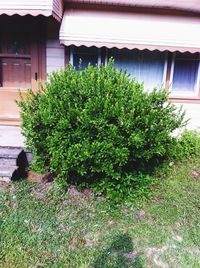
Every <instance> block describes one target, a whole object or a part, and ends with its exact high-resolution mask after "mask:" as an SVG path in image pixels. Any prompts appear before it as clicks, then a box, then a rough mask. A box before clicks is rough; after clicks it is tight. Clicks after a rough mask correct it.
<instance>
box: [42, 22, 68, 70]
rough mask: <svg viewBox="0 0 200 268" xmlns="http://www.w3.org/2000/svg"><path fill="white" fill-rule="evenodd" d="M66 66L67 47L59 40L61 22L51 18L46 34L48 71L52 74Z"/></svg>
mask: <svg viewBox="0 0 200 268" xmlns="http://www.w3.org/2000/svg"><path fill="white" fill-rule="evenodd" d="M64 66H65V47H64V46H63V45H60V42H59V23H57V22H56V21H54V20H51V19H49V20H48V21H47V36H46V72H47V74H51V73H52V72H53V71H57V70H60V69H61V68H63V67H64Z"/></svg>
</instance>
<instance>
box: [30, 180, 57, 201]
mask: <svg viewBox="0 0 200 268" xmlns="http://www.w3.org/2000/svg"><path fill="white" fill-rule="evenodd" d="M54 187H55V184H54V183H53V182H44V183H38V184H37V185H36V186H34V187H32V196H34V197H35V198H36V199H38V200H45V199H46V198H47V196H46V195H47V191H49V190H52V189H53V188H54Z"/></svg>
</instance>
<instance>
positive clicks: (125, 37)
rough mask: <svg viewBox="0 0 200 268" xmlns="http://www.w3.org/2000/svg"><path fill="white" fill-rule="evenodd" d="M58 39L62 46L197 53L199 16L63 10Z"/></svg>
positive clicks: (198, 48)
mask: <svg viewBox="0 0 200 268" xmlns="http://www.w3.org/2000/svg"><path fill="white" fill-rule="evenodd" d="M60 42H61V43H62V44H64V45H66V46H70V45H76V46H81V45H84V46H88V47H89V46H96V47H103V46H105V47H108V48H111V47H117V48H128V49H134V48H138V49H149V50H155V49H158V50H160V51H164V50H168V51H172V52H173V51H177V50H178V51H180V52H185V51H190V52H200V18H191V17H178V16H170V15H169V16H161V15H147V14H136V13H124V12H109V11H106V12H103V11H83V10H67V11H65V13H64V17H63V20H62V25H61V29H60Z"/></svg>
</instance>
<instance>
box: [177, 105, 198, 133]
mask: <svg viewBox="0 0 200 268" xmlns="http://www.w3.org/2000/svg"><path fill="white" fill-rule="evenodd" d="M176 106H177V107H180V106H182V107H183V109H184V110H185V111H186V118H187V119H189V123H188V126H187V128H188V129H193V130H198V131H200V103H176Z"/></svg>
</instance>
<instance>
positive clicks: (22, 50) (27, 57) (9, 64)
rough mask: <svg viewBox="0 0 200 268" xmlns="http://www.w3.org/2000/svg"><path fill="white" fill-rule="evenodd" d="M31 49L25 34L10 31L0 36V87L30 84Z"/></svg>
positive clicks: (19, 86) (17, 86) (18, 86)
mask: <svg viewBox="0 0 200 268" xmlns="http://www.w3.org/2000/svg"><path fill="white" fill-rule="evenodd" d="M30 51H31V49H30V41H29V40H28V37H27V35H26V36H20V35H19V34H14V33H12V35H11V34H9V35H4V36H2V39H1V43H0V87H5V88H28V87H30V86H31V52H30Z"/></svg>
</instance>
